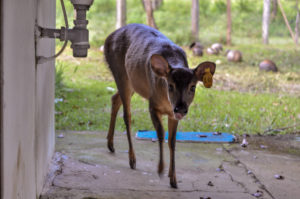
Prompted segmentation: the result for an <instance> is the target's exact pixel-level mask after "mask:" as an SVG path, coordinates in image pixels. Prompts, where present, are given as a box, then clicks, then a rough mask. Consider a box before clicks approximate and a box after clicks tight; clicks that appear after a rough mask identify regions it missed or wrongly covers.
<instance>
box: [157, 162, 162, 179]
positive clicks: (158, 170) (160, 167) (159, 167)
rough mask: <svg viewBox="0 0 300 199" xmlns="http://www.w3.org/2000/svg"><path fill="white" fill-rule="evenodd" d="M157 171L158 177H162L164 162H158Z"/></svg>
mask: <svg viewBox="0 0 300 199" xmlns="http://www.w3.org/2000/svg"><path fill="white" fill-rule="evenodd" d="M157 173H158V175H159V177H160V178H162V177H163V176H164V164H163V163H162V164H158V169H157Z"/></svg>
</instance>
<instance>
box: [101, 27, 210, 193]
mask: <svg viewBox="0 0 300 199" xmlns="http://www.w3.org/2000/svg"><path fill="white" fill-rule="evenodd" d="M104 54H105V58H106V61H107V63H108V66H109V68H110V70H111V72H112V74H113V77H114V79H115V81H116V85H117V88H118V92H117V93H116V94H115V95H113V96H112V109H111V120H110V127H109V131H108V135H107V146H108V149H109V150H110V151H111V152H114V151H115V149H114V145H113V137H114V129H115V122H116V116H117V113H118V110H119V108H120V106H121V104H123V110H124V122H125V125H126V131H127V138H128V143H129V165H130V167H131V168H132V169H135V167H136V159H135V153H134V150H133V146H132V141H131V131H130V127H131V113H130V100H131V96H132V95H133V93H134V92H136V93H138V94H139V95H141V96H142V97H144V98H146V99H148V100H149V112H150V115H151V119H152V122H153V125H154V127H155V130H156V132H157V137H158V141H159V150H160V151H159V152H160V157H159V164H158V174H159V175H160V176H161V175H162V174H163V170H164V160H163V141H164V134H165V131H164V128H163V125H162V120H161V118H162V115H167V116H168V130H169V138H168V144H169V149H170V168H169V177H170V185H171V187H173V188H177V182H176V174H175V142H176V130H177V125H178V121H179V120H181V119H182V118H183V117H184V116H185V115H186V114H187V112H188V108H189V105H190V104H191V102H192V101H193V98H194V95H195V90H196V84H197V82H198V81H206V80H207V84H205V85H206V87H211V85H212V75H213V74H214V72H215V67H216V65H215V64H214V63H212V62H204V63H201V64H200V65H199V66H198V67H197V68H195V69H193V70H191V69H189V68H188V63H187V59H186V55H185V52H184V51H183V50H182V49H181V48H180V47H178V46H177V45H175V44H174V43H173V42H172V41H170V40H169V39H168V38H167V37H165V36H164V35H163V34H162V33H160V32H159V31H157V30H155V29H153V28H150V27H148V26H146V25H141V24H130V25H127V26H125V27H122V28H120V29H118V30H116V31H115V32H113V33H112V34H110V35H109V36H108V37H107V39H106V41H105V46H104ZM205 75H207V77H204V76H205Z"/></svg>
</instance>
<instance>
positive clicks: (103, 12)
mask: <svg viewBox="0 0 300 199" xmlns="http://www.w3.org/2000/svg"><path fill="white" fill-rule="evenodd" d="M262 2H263V1H262V0H232V20H233V24H232V26H233V27H232V29H233V32H232V34H233V35H232V38H233V41H235V40H236V39H237V38H241V37H250V38H255V39H260V38H261V18H262V7H263V3H262ZM65 4H66V8H67V13H68V19H69V24H70V26H72V24H73V16H74V11H73V8H72V5H71V3H70V1H65ZM199 4H200V5H199V9H200V33H199V34H200V39H201V41H202V42H203V43H212V42H214V41H219V40H223V39H222V38H224V35H225V34H226V0H214V1H210V0H201V1H199ZM282 4H283V7H284V10H285V12H286V14H287V17H288V20H289V22H290V23H291V25H292V26H293V27H294V25H295V19H296V9H295V1H289V0H282ZM115 6H116V2H115V1H112V0H97V1H94V3H93V5H92V6H91V8H90V10H89V12H88V19H89V24H88V27H89V30H90V41H91V44H92V45H93V46H98V47H99V46H100V45H102V44H103V43H104V40H105V38H106V37H107V36H108V35H109V33H111V32H112V31H113V30H115V20H116V8H115ZM190 10H191V1H190V0H189V1H188V0H164V2H163V4H162V6H161V7H160V8H159V9H158V10H157V11H155V12H154V16H155V19H156V22H157V25H158V27H159V30H160V31H161V32H163V33H164V34H165V35H167V36H168V37H169V38H170V39H172V40H173V41H174V42H176V43H178V44H180V45H187V44H190V42H191V38H190V23H191V22H190V19H191V17H190ZM57 19H58V20H57V27H60V26H63V25H64V23H63V15H62V13H61V7H60V2H59V1H58V0H57ZM127 23H146V14H145V11H144V9H143V6H142V3H141V1H140V0H127ZM272 37H274V38H276V37H290V36H289V32H288V30H287V28H286V26H285V23H284V20H283V18H282V16H281V13H280V12H279V10H278V13H277V16H276V18H275V20H274V21H272V22H271V24H270V38H272Z"/></svg>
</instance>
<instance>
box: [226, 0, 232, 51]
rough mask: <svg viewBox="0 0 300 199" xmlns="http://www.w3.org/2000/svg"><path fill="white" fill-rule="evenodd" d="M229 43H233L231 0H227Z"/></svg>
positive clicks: (227, 38)
mask: <svg viewBox="0 0 300 199" xmlns="http://www.w3.org/2000/svg"><path fill="white" fill-rule="evenodd" d="M226 43H227V45H229V46H230V45H231V0H227V36H226Z"/></svg>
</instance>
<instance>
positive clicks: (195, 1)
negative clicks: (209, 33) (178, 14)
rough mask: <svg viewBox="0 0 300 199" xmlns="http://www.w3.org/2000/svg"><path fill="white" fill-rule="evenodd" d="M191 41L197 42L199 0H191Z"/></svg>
mask: <svg viewBox="0 0 300 199" xmlns="http://www.w3.org/2000/svg"><path fill="white" fill-rule="evenodd" d="M191 15H192V39H193V41H199V0H192V9H191Z"/></svg>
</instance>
